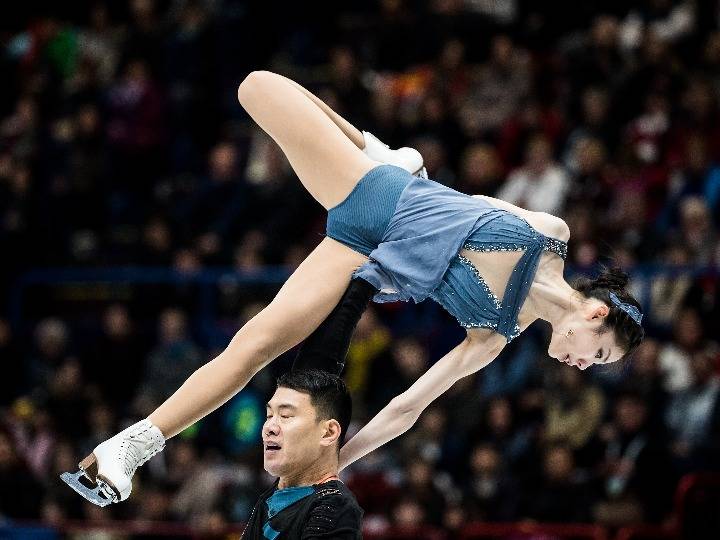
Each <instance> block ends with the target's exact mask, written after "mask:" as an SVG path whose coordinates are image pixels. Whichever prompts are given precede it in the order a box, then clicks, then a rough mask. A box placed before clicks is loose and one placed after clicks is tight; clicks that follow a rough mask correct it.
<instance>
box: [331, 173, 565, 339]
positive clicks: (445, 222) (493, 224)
mask: <svg viewBox="0 0 720 540" xmlns="http://www.w3.org/2000/svg"><path fill="white" fill-rule="evenodd" d="M327 235H328V236H329V237H331V238H334V239H335V240H337V241H339V242H342V243H343V244H345V245H347V246H349V247H351V248H353V249H355V250H356V251H359V252H360V253H363V254H364V255H367V256H368V257H369V261H368V262H367V263H366V264H364V265H363V266H361V267H360V268H359V269H358V270H357V271H356V272H355V275H356V276H357V277H361V278H363V279H365V280H367V281H369V282H370V283H372V284H373V285H374V286H375V287H376V288H377V289H378V290H379V292H378V293H377V294H376V295H375V298H374V300H375V301H376V302H393V301H398V300H402V301H407V300H411V299H412V300H413V301H415V302H422V301H423V300H425V299H427V298H431V299H432V300H434V301H436V302H437V303H439V304H440V305H441V306H442V307H443V308H445V309H446V310H447V311H448V312H449V313H450V314H451V315H453V316H454V317H455V318H456V319H457V320H458V322H459V323H460V324H461V325H462V326H464V327H465V328H490V329H492V330H494V331H496V332H497V333H499V334H501V335H502V336H504V337H505V338H506V339H507V340H508V341H511V340H512V339H514V338H515V337H517V336H518V335H519V333H520V329H519V327H518V321H517V318H518V314H519V313H520V308H521V307H522V305H523V302H524V301H525V298H526V297H527V294H528V292H529V290H530V285H531V284H532V281H533V278H534V276H535V272H536V270H537V267H538V262H539V260H540V256H541V254H542V252H543V250H547V251H552V252H554V253H556V254H557V255H559V256H560V257H562V258H563V259H564V258H565V256H566V254H567V245H566V244H565V242H563V241H561V240H557V239H555V238H550V237H547V236H544V235H543V234H541V233H540V232H538V231H537V230H535V229H534V228H533V227H532V226H531V225H530V224H529V223H528V222H527V221H525V220H524V219H522V218H521V217H519V216H516V215H515V214H513V213H511V212H508V211H506V210H502V209H500V208H496V207H494V206H493V205H491V204H490V203H488V202H487V201H485V200H483V199H479V198H476V197H471V196H469V195H466V194H464V193H460V192H458V191H455V190H453V189H451V188H448V187H446V186H443V185H442V184H438V183H437V182H434V181H432V180H427V179H424V178H419V177H415V176H412V175H411V174H410V173H408V172H407V171H405V170H404V169H401V168H399V167H395V166H392V165H380V166H378V167H375V168H374V169H372V170H371V171H370V172H368V173H367V174H366V175H365V176H363V178H362V179H360V181H359V182H358V184H357V185H356V186H355V188H354V189H353V191H352V192H351V193H350V195H348V197H347V198H346V199H345V200H344V201H343V202H342V203H340V204H339V205H337V206H335V207H334V208H331V209H330V210H329V211H328V220H327ZM463 249H466V250H471V251H523V252H524V253H523V254H522V255H521V257H520V259H519V260H518V262H517V264H516V265H515V267H514V269H513V271H512V273H511V275H510V279H509V281H508V283H507V285H506V287H505V292H504V294H503V296H502V298H498V297H497V296H496V295H495V294H493V292H492V291H491V290H490V288H489V287H488V286H487V284H486V283H485V281H484V280H483V278H482V276H481V275H480V273H479V272H478V271H477V269H476V268H475V266H473V264H472V263H471V262H470V261H469V260H468V259H467V258H465V257H463V256H462V255H461V254H460V252H461V251H462V250H463Z"/></svg>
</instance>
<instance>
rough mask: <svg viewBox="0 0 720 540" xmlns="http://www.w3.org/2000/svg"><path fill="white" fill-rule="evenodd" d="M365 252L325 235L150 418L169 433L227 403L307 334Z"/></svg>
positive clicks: (324, 314) (332, 304)
mask: <svg viewBox="0 0 720 540" xmlns="http://www.w3.org/2000/svg"><path fill="white" fill-rule="evenodd" d="M366 260H367V259H366V258H365V256H363V255H361V254H359V253H357V252H355V251H353V250H352V249H350V248H348V247H346V246H344V245H342V244H340V243H339V242H336V241H335V240H333V239H331V238H325V239H324V240H323V241H322V242H321V243H320V245H318V247H317V248H315V250H314V251H313V252H312V253H311V254H310V255H309V256H308V258H307V259H305V261H303V263H302V264H301V265H300V266H299V267H298V268H297V270H296V271H295V272H294V273H293V275H292V276H290V278H289V279H288V280H287V282H286V283H285V284H284V285H283V287H282V288H281V289H280V291H279V292H278V294H277V296H275V299H274V300H273V301H272V302H271V303H270V304H269V305H268V306H267V307H266V308H265V309H263V310H262V311H261V312H260V313H258V314H257V315H256V316H255V317H254V318H253V319H251V320H250V321H249V322H248V323H247V324H245V326H243V327H242V328H241V329H240V331H239V332H238V333H237V334H236V335H235V337H234V338H233V339H232V341H231V342H230V344H229V345H228V347H227V348H226V349H225V350H224V351H223V352H222V353H220V355H218V356H217V358H215V359H214V360H212V361H210V362H208V363H207V364H205V365H204V366H202V367H201V368H199V369H198V370H197V371H196V372H195V373H193V374H192V375H191V376H190V377H189V378H188V379H187V381H185V383H184V384H183V385H182V386H181V387H180V388H179V389H178V390H177V391H176V392H175V393H174V394H173V395H172V396H170V398H168V399H167V401H165V403H163V404H162V405H160V407H158V408H157V410H155V412H153V413H152V414H151V415H150V416H149V419H150V421H151V422H152V423H153V424H155V425H156V426H157V427H158V428H159V429H160V431H161V432H162V433H163V435H164V436H165V437H166V438H170V437H172V436H174V435H176V434H177V433H179V432H180V431H182V430H183V429H185V428H186V427H187V426H189V425H191V424H192V423H193V422H195V421H197V420H198V419H200V418H202V417H203V416H205V415H207V414H209V413H210V412H212V411H213V410H215V409H216V408H217V407H219V406H220V405H222V404H223V403H225V402H226V401H227V400H228V399H230V398H231V397H232V396H233V395H235V393H237V392H238V391H239V390H240V389H241V388H242V387H244V386H245V385H246V384H247V383H248V381H249V380H250V379H251V378H252V376H253V375H254V374H255V373H257V372H258V371H259V370H260V369H261V368H262V367H263V366H265V365H266V364H267V363H268V362H270V361H271V360H273V359H274V358H276V357H277V356H279V355H280V354H282V353H283V352H285V351H287V350H288V349H290V348H292V347H294V346H295V345H297V344H298V343H300V342H301V341H302V340H303V339H305V338H306V337H307V336H308V335H310V333H311V332H312V331H313V330H314V329H315V328H316V327H317V326H318V325H319V324H320V323H321V322H322V321H323V320H324V319H325V317H327V315H328V314H329V313H330V311H331V310H332V309H333V308H334V307H335V305H336V304H337V303H338V300H339V299H340V297H341V296H342V294H343V293H344V292H345V289H346V287H347V286H348V283H349V282H350V276H351V274H352V272H353V271H354V270H355V269H356V268H357V267H359V266H360V265H362V264H363V263H364V262H365V261H366Z"/></svg>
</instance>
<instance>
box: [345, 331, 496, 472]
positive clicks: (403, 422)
mask: <svg viewBox="0 0 720 540" xmlns="http://www.w3.org/2000/svg"><path fill="white" fill-rule="evenodd" d="M488 334H489V335H487V338H485V339H478V338H474V339H473V338H471V337H470V336H468V337H467V338H466V339H465V340H464V341H463V342H462V343H460V344H459V345H458V346H457V347H455V348H454V349H453V350H451V351H450V352H449V353H447V354H446V355H445V356H443V357H442V358H441V359H440V360H438V361H437V362H436V363H435V364H434V365H433V366H432V367H431V368H430V369H428V370H427V371H426V372H425V373H424V374H423V375H422V377H420V378H419V379H418V380H417V381H415V383H414V384H413V385H412V386H411V387H410V388H408V389H407V390H406V391H405V392H403V393H402V394H400V395H399V396H397V397H395V398H393V399H392V401H390V403H388V404H387V405H386V406H385V408H384V409H382V410H381V411H380V412H379V413H378V414H377V415H375V418H373V419H372V420H370V422H368V423H367V425H365V427H363V428H362V429H361V430H360V431H359V432H358V433H357V434H356V435H355V436H354V437H353V438H352V439H350V440H349V441H348V442H347V443H345V445H344V446H343V447H342V448H341V449H340V470H342V469H344V468H345V467H347V466H348V465H350V464H351V463H353V462H354V461H356V460H358V459H360V458H361V457H363V456H365V455H366V454H369V453H370V452H372V451H373V450H375V449H376V448H378V447H380V446H382V445H383V444H385V443H386V442H388V441H391V440H392V439H394V438H395V437H398V436H399V435H402V434H403V433H405V432H406V431H407V430H408V429H410V428H411V427H412V425H413V424H414V423H415V421H416V420H417V419H418V418H419V417H420V413H422V411H423V410H425V408H426V407H427V406H428V405H430V403H432V402H433V401H434V400H435V399H436V398H437V397H438V396H440V395H441V394H443V393H444V392H445V391H446V390H447V389H448V388H450V387H451V386H452V385H453V384H455V382H456V381H458V380H459V379H462V378H463V377H465V376H466V375H470V374H472V373H475V372H476V371H478V370H480V369H482V368H484V367H485V366H486V365H488V364H489V363H490V362H492V361H493V360H494V359H495V358H496V357H497V355H498V354H500V351H501V350H502V349H503V347H504V346H505V343H506V342H505V338H503V337H502V336H501V335H499V334H494V333H490V332H489V331H488Z"/></svg>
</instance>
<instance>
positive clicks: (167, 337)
mask: <svg viewBox="0 0 720 540" xmlns="http://www.w3.org/2000/svg"><path fill="white" fill-rule="evenodd" d="M159 326H160V328H159V340H158V345H157V346H156V347H155V349H154V350H153V351H151V352H150V355H149V356H148V358H147V362H146V365H145V370H144V374H143V377H142V380H141V383H140V390H139V391H138V395H137V396H136V398H135V401H136V407H137V409H138V411H140V414H141V415H143V414H147V411H149V410H150V411H151V410H153V409H154V408H155V407H157V405H158V404H160V403H161V402H162V401H163V400H165V399H167V398H168V397H169V396H170V395H171V394H172V393H173V392H174V391H175V390H177V388H179V387H180V385H181V384H182V383H183V382H184V381H185V379H187V378H188V377H189V376H190V374H191V373H192V372H193V371H195V370H196V369H197V368H198V367H200V365H201V363H202V361H203V353H202V351H201V350H200V349H199V348H198V346H197V345H196V344H195V343H194V342H193V340H192V339H191V338H190V336H189V335H188V329H187V319H186V316H185V313H183V312H182V311H181V310H179V309H175V308H170V309H167V310H165V311H164V312H163V313H162V314H161V315H160V325H159ZM143 411H145V412H143Z"/></svg>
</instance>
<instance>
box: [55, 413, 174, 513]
mask: <svg viewBox="0 0 720 540" xmlns="http://www.w3.org/2000/svg"><path fill="white" fill-rule="evenodd" d="M163 448H165V437H164V436H163V434H162V433H161V432H160V430H159V429H158V428H157V427H156V426H154V425H153V424H152V422H150V420H148V419H147V418H146V419H145V420H142V421H140V422H138V423H136V424H133V425H132V426H130V427H129V428H127V429H125V430H123V431H121V432H120V433H118V434H117V435H115V436H113V437H111V438H110V439H108V440H107V441H105V442H103V443H100V444H99V445H98V446H96V447H95V450H93V452H92V454H90V455H89V456H87V457H86V458H85V459H83V460H82V461H81V462H80V464H79V467H80V470H79V471H77V472H75V473H68V472H66V473H63V474H61V475H60V478H61V479H62V480H63V481H64V482H65V483H66V484H67V485H69V486H70V487H71V488H73V489H74V490H75V491H77V492H78V493H79V494H80V495H82V496H83V497H85V498H86V499H87V500H88V501H90V502H91V503H93V504H96V505H98V506H107V505H108V504H110V503H116V502H120V501H124V500H125V499H127V498H128V496H129V495H130V491H132V477H133V474H135V470H136V469H137V468H138V467H139V466H140V465H142V464H143V463H145V462H146V461H147V460H149V459H150V458H151V457H153V456H154V455H155V454H157V453H158V452H160V451H161V450H162V449H163Z"/></svg>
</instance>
